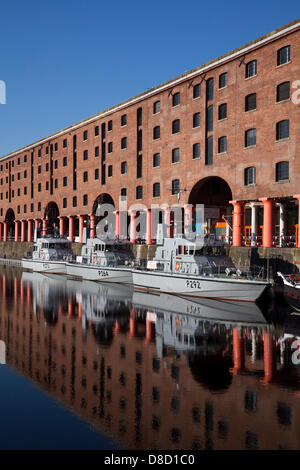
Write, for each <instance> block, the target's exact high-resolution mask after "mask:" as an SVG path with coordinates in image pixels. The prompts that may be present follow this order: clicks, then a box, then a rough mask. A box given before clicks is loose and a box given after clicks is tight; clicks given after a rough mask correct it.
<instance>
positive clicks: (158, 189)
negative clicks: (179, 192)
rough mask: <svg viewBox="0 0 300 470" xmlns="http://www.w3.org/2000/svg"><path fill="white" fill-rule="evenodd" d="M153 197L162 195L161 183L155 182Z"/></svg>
mask: <svg viewBox="0 0 300 470" xmlns="http://www.w3.org/2000/svg"><path fill="white" fill-rule="evenodd" d="M153 197H160V183H154V185H153Z"/></svg>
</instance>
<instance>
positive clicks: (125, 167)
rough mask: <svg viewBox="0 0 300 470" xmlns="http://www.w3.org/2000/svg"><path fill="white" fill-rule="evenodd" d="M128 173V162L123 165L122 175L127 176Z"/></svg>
mask: <svg viewBox="0 0 300 470" xmlns="http://www.w3.org/2000/svg"><path fill="white" fill-rule="evenodd" d="M126 173H127V162H122V163H121V174H122V175H125V174H126Z"/></svg>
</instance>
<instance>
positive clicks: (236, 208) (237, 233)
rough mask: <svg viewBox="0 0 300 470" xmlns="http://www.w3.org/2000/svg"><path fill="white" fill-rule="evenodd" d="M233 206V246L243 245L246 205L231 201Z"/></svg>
mask: <svg viewBox="0 0 300 470" xmlns="http://www.w3.org/2000/svg"><path fill="white" fill-rule="evenodd" d="M230 203H231V204H232V205H233V213H232V222H233V223H232V246H241V245H242V231H243V216H244V211H243V209H244V203H243V202H242V201H230Z"/></svg>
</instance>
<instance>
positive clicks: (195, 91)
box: [193, 83, 201, 99]
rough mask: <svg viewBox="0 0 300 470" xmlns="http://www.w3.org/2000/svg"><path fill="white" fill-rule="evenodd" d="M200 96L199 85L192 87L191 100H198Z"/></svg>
mask: <svg viewBox="0 0 300 470" xmlns="http://www.w3.org/2000/svg"><path fill="white" fill-rule="evenodd" d="M200 96H201V85H200V83H197V85H194V86H193V98H194V99H196V98H199V97H200Z"/></svg>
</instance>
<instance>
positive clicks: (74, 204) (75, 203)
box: [73, 196, 77, 207]
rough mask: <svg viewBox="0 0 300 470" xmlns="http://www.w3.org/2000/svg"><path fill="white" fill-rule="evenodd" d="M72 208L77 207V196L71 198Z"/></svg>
mask: <svg viewBox="0 0 300 470" xmlns="http://www.w3.org/2000/svg"><path fill="white" fill-rule="evenodd" d="M73 207H77V196H73Z"/></svg>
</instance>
